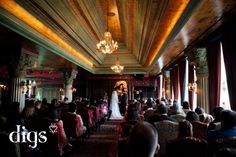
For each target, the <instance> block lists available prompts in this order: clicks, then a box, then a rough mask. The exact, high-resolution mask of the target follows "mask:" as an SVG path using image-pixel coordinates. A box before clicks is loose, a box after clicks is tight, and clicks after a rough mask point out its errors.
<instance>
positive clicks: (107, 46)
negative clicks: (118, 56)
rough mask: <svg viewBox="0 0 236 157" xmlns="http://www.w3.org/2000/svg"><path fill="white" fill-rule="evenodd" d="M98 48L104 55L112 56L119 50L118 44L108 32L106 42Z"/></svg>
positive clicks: (105, 34)
mask: <svg viewBox="0 0 236 157" xmlns="http://www.w3.org/2000/svg"><path fill="white" fill-rule="evenodd" d="M97 48H98V50H99V51H101V52H102V53H104V54H111V53H113V52H114V51H116V50H117V48H118V44H117V42H115V41H114V40H112V36H111V33H110V32H108V31H107V32H105V33H104V40H102V41H100V42H99V43H98V44H97Z"/></svg>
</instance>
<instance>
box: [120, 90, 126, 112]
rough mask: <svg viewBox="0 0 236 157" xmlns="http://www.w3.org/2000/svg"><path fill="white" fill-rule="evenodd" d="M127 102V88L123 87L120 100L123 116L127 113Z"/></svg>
mask: <svg viewBox="0 0 236 157" xmlns="http://www.w3.org/2000/svg"><path fill="white" fill-rule="evenodd" d="M127 104H128V95H127V92H126V89H125V88H123V89H122V95H121V100H120V113H121V115H123V116H124V115H125V111H126V106H127Z"/></svg>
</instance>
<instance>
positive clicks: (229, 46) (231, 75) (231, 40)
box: [222, 23, 236, 111]
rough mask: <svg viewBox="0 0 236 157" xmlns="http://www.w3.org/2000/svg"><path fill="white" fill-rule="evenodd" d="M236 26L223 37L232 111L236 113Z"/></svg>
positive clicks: (233, 25)
mask: <svg viewBox="0 0 236 157" xmlns="http://www.w3.org/2000/svg"><path fill="white" fill-rule="evenodd" d="M235 27H236V24H235V23H234V24H232V25H231V29H228V32H226V33H225V35H224V36H223V37H222V47H223V54H224V61H225V69H226V75H227V83H228V91H229V99H230V105H231V109H232V110H234V111H236V69H235V68H236V31H235Z"/></svg>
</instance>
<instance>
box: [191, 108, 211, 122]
mask: <svg viewBox="0 0 236 157" xmlns="http://www.w3.org/2000/svg"><path fill="white" fill-rule="evenodd" d="M195 112H196V113H197V114H198V116H199V120H200V121H201V122H204V123H207V124H208V123H210V122H212V121H213V120H214V118H213V116H212V115H210V114H207V113H205V111H204V109H203V108H201V107H197V108H196V109H195Z"/></svg>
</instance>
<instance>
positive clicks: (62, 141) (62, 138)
mask: <svg viewBox="0 0 236 157" xmlns="http://www.w3.org/2000/svg"><path fill="white" fill-rule="evenodd" d="M50 118H51V120H52V121H51V122H52V123H51V124H53V123H54V124H55V125H56V126H57V150H58V151H59V153H60V154H62V153H63V150H64V149H65V148H69V147H71V146H72V145H71V144H70V143H69V139H68V138H67V136H66V133H65V130H64V126H63V122H62V120H60V119H59V115H58V112H56V111H53V112H52V114H51V115H50Z"/></svg>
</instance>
